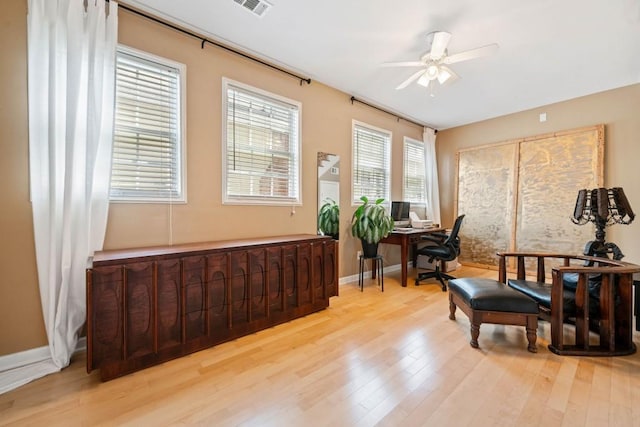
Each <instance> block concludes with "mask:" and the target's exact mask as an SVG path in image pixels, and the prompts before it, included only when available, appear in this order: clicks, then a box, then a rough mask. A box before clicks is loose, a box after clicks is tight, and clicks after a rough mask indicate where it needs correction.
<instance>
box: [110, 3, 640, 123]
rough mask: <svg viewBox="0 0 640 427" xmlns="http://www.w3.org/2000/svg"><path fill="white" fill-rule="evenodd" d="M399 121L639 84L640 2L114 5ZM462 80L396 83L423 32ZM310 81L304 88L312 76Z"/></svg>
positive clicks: (458, 118) (452, 116) (474, 117)
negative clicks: (256, 9) (457, 57)
mask: <svg viewBox="0 0 640 427" xmlns="http://www.w3.org/2000/svg"><path fill="white" fill-rule="evenodd" d="M122 3H123V4H126V5H130V6H132V7H135V8H138V9H141V10H143V11H145V12H148V13H151V14H153V15H156V16H158V17H160V18H163V19H166V20H169V21H172V22H174V23H177V24H179V25H181V26H184V27H187V28H189V29H191V30H193V31H195V32H198V33H200V34H202V35H204V36H207V37H210V38H212V39H216V40H219V41H222V42H225V43H227V44H229V45H232V46H234V47H237V48H240V49H242V50H243V51H246V52H248V53H251V54H254V55H257V56H259V57H260V58H264V59H267V60H268V61H271V62H274V63H275V64H277V65H281V66H284V67H286V68H287V69H289V70H292V71H294V72H297V73H300V74H301V75H303V76H304V77H310V78H311V79H312V80H316V81H319V82H322V83H325V84H327V85H329V86H333V87H335V88H337V89H340V90H342V91H344V92H346V93H347V94H349V95H354V96H356V97H357V98H359V99H362V100H365V101H368V102H371V103H373V104H376V105H378V106H380V107H382V108H385V109H388V110H391V111H394V112H396V113H399V114H401V115H403V116H406V117H407V118H410V119H413V120H416V121H419V122H421V123H423V124H427V125H430V126H433V127H435V128H437V129H446V128H450V127H454V126H459V125H463V124H467V123H472V122H476V121H480V120H484V119H488V118H492V117H497V116H502V115H505V114H509V113H514V112H517V111H522V110H527V109H531V108H535V107H539V106H543V105H547V104H551V103H554V102H558V101H563V100H567V99H571V98H576V97H580V96H583V95H588V94H592V93H596V92H601V91H604V90H608V89H613V88H617V87H622V86H627V85H630V84H634V83H638V82H640V0H527V1H525V0H484V1H479V0H448V1H447V0H401V1H399V0H396V1H390V0H321V1H311V0H270V3H271V4H272V5H273V6H272V7H271V8H270V9H269V10H268V12H267V13H266V14H265V15H264V16H263V17H257V16H255V15H253V14H252V13H251V12H249V11H248V10H246V9H245V8H243V7H242V6H240V5H238V4H237V3H235V2H234V1H233V0H182V1H176V0H123V2H122ZM436 30H441V31H448V32H450V33H451V34H452V38H451V41H450V43H449V47H448V50H449V54H450V55H451V54H455V53H458V52H461V51H465V50H468V49H473V48H475V47H479V46H483V45H487V44H491V43H497V44H498V45H499V46H500V48H499V50H498V51H497V53H494V54H493V55H491V56H487V57H483V58H478V59H474V60H471V61H466V62H461V63H456V64H452V65H451V68H452V69H453V70H454V71H455V72H456V73H457V74H458V75H459V76H460V79H459V80H457V81H455V82H453V83H452V84H450V85H448V86H439V87H436V90H435V91H434V96H433V97H432V96H430V95H429V90H428V89H425V88H424V87H421V86H418V85H416V84H412V85H410V86H408V87H407V88H405V89H403V90H399V91H398V90H395V87H396V86H398V84H400V83H401V82H402V81H403V80H405V79H406V78H407V77H408V76H409V75H411V74H412V73H413V72H415V71H416V70H417V69H415V68H385V67H381V64H382V63H384V62H390V61H415V60H418V58H419V57H420V56H421V55H422V54H423V53H425V52H426V51H427V50H428V49H429V46H428V45H427V43H426V35H427V34H428V33H430V32H432V31H436ZM312 84H313V83H312Z"/></svg>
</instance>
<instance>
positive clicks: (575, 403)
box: [0, 268, 640, 426]
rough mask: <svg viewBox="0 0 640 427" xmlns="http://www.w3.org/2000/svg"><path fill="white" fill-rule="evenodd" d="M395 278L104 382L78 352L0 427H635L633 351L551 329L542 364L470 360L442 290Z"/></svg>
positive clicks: (485, 335)
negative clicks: (583, 343)
mask: <svg viewBox="0 0 640 427" xmlns="http://www.w3.org/2000/svg"><path fill="white" fill-rule="evenodd" d="M410 274H413V273H410ZM455 274H456V275H457V276H459V277H460V276H471V275H482V276H485V277H495V276H496V272H494V271H488V270H477V269H471V268H461V269H459V270H458V271H456V273H455ZM398 276H399V272H395V273H391V274H387V275H386V277H385V279H386V280H385V292H384V293H381V292H380V291H379V289H377V288H376V286H375V284H374V282H373V281H369V282H368V283H367V286H366V288H365V289H364V292H363V293H361V292H360V291H359V290H358V288H357V283H351V284H347V285H343V286H341V288H340V296H339V297H336V298H332V300H331V306H330V308H329V309H327V310H325V311H323V312H320V313H316V314H313V315H310V316H307V317H305V318H303V319H298V320H295V321H293V322H291V323H288V324H285V325H280V326H277V327H275V328H272V329H269V330H266V331H262V332H259V333H257V334H254V335H251V336H248V337H244V338H241V339H238V340H236V341H232V342H228V343H225V344H222V345H220V346H217V347H215V348H212V349H209V350H205V351H201V352H199V353H195V354H193V355H190V356H188V357H184V358H182V359H178V360H175V361H172V362H169V363H165V364H163V365H161V366H157V367H153V368H150V369H146V370H144V371H141V372H137V373H135V374H131V375H128V376H126V377H123V378H120V379H116V380H113V381H110V382H106V383H101V382H100V381H99V378H98V373H97V372H93V373H91V374H90V375H87V374H86V371H85V355H84V354H79V355H77V356H76V357H75V358H74V360H73V361H72V363H71V366H70V367H69V368H67V369H65V370H64V371H63V372H61V373H58V374H54V375H50V376H48V377H45V378H43V379H40V380H38V381H35V382H33V383H31V384H27V385H25V386H23V387H21V388H19V389H17V390H14V391H12V392H9V393H5V394H4V395H0V424H1V425H5V424H9V425H46V426H55V425H64V426H74V425H84V426H93V425H133V426H157V425H191V424H200V425H215V426H227V425H234V426H235V425H242V426H253V425H258V426H324V425H326V426H373V425H381V426H413V425H429V426H446V425H451V426H464V425H471V424H473V425H476V426H485V425H507V426H529V425H535V426H537V425H544V426H555V425H558V426H560V425H577V426H583V425H590V426H606V425H611V426H640V354H635V355H632V356H627V357H618V358H577V357H561V356H557V355H554V354H552V353H551V352H549V350H548V349H547V347H546V346H547V344H548V342H549V337H550V334H549V325H548V324H547V323H546V322H541V325H540V327H539V330H538V353H537V354H532V353H529V352H527V350H526V347H527V346H526V338H525V333H524V328H522V327H514V326H506V327H505V326H493V325H483V326H482V327H481V331H480V339H479V343H480V349H479V350H475V349H473V348H471V347H470V346H469V321H468V319H467V318H466V316H465V315H464V313H462V312H461V311H460V310H458V316H457V317H458V319H457V320H456V321H451V320H449V319H448V312H449V309H448V302H447V294H446V293H444V292H442V291H441V290H440V287H439V286H437V285H435V284H423V285H421V286H419V287H415V286H413V285H410V286H408V287H407V288H402V287H400V285H399V283H398ZM427 283H429V282H427ZM634 340H635V341H636V343H638V342H640V334H638V333H636V335H635V336H634Z"/></svg>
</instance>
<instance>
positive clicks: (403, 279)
mask: <svg viewBox="0 0 640 427" xmlns="http://www.w3.org/2000/svg"><path fill="white" fill-rule="evenodd" d="M408 240H409V237H408V236H402V243H400V271H401V273H402V274H401V276H400V283H401V284H402V286H403V287H405V288H406V287H407V261H408V258H409V257H408V254H407V252H408V251H409V242H408Z"/></svg>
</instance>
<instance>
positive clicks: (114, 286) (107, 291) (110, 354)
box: [87, 266, 124, 371]
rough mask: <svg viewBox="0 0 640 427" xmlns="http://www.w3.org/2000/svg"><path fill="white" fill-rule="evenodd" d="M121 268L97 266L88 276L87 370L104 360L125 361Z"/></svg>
mask: <svg viewBox="0 0 640 427" xmlns="http://www.w3.org/2000/svg"><path fill="white" fill-rule="evenodd" d="M122 276H123V268H122V267H121V266H115V267H98V268H94V269H93V270H92V271H91V272H90V274H88V275H87V277H88V281H89V284H90V289H89V291H88V292H87V297H88V304H89V307H90V308H88V309H87V317H88V322H87V323H88V325H87V327H88V329H89V328H90V329H89V330H90V331H91V333H90V335H89V336H88V337H87V341H88V343H89V348H90V351H89V352H88V355H87V356H88V359H87V369H88V370H89V371H90V370H91V369H94V368H97V367H100V364H101V362H102V361H103V360H122V359H124V354H123V349H124V292H123V289H124V280H123V277H122Z"/></svg>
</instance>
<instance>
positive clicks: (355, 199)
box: [351, 120, 393, 206]
mask: <svg viewBox="0 0 640 427" xmlns="http://www.w3.org/2000/svg"><path fill="white" fill-rule="evenodd" d="M357 128H361V129H363V130H365V131H369V132H372V133H377V134H379V135H380V136H382V137H383V138H384V141H385V142H384V143H385V146H384V150H385V154H384V156H385V157H386V164H385V165H384V166H385V168H384V169H385V180H386V186H385V189H384V193H385V194H384V195H382V196H380V195H375V196H373V197H372V196H371V195H370V194H360V193H356V171H357V170H358V167H357V165H356V161H357V153H356V130H357ZM392 141H393V134H392V132H391V131H389V130H386V129H382V128H378V127H375V126H372V125H369V124H367V123H363V122H359V121H357V120H353V121H352V124H351V159H352V161H351V206H358V205H360V204H361V203H362V201H360V197H361V196H363V195H364V196H367V197H368V198H369V201H370V202H375V200H376V199H377V198H380V197H382V198H384V204H385V205H390V203H391V200H390V198H391V144H392ZM383 160H384V159H383Z"/></svg>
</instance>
